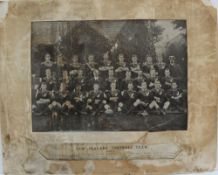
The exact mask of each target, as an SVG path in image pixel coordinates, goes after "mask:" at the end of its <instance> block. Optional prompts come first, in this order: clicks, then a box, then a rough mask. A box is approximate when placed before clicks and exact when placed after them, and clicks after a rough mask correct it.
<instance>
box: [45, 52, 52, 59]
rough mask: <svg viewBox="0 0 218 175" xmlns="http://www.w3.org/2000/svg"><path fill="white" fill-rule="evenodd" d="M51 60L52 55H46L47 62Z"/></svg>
mask: <svg viewBox="0 0 218 175" xmlns="http://www.w3.org/2000/svg"><path fill="white" fill-rule="evenodd" d="M50 60H51V56H50V54H48V53H47V54H46V55H45V61H50Z"/></svg>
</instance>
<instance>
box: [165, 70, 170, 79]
mask: <svg viewBox="0 0 218 175" xmlns="http://www.w3.org/2000/svg"><path fill="white" fill-rule="evenodd" d="M164 74H165V76H166V77H167V76H170V71H169V70H168V69H166V70H165V71H164Z"/></svg>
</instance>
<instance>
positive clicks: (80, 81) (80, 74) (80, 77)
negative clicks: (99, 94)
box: [76, 69, 86, 91]
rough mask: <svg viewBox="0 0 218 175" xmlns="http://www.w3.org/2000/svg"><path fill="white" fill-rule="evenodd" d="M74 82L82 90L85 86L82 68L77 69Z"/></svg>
mask: <svg viewBox="0 0 218 175" xmlns="http://www.w3.org/2000/svg"><path fill="white" fill-rule="evenodd" d="M76 84H79V85H80V86H81V88H82V89H81V90H82V91H83V90H84V89H85V88H86V77H85V76H84V73H83V70H82V69H79V70H78V73H77V77H76Z"/></svg>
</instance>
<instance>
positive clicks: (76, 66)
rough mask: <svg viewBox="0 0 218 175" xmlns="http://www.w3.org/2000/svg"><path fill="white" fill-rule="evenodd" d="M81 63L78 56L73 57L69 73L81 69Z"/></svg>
mask: <svg viewBox="0 0 218 175" xmlns="http://www.w3.org/2000/svg"><path fill="white" fill-rule="evenodd" d="M81 66H82V65H81V63H80V62H79V57H78V55H73V56H72V57H71V60H70V65H69V72H71V71H77V70H79V69H80V68H81Z"/></svg>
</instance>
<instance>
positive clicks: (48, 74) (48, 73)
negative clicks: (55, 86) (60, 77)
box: [45, 69, 51, 77]
mask: <svg viewBox="0 0 218 175" xmlns="http://www.w3.org/2000/svg"><path fill="white" fill-rule="evenodd" d="M45 74H46V77H51V70H50V69H46V71H45Z"/></svg>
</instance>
